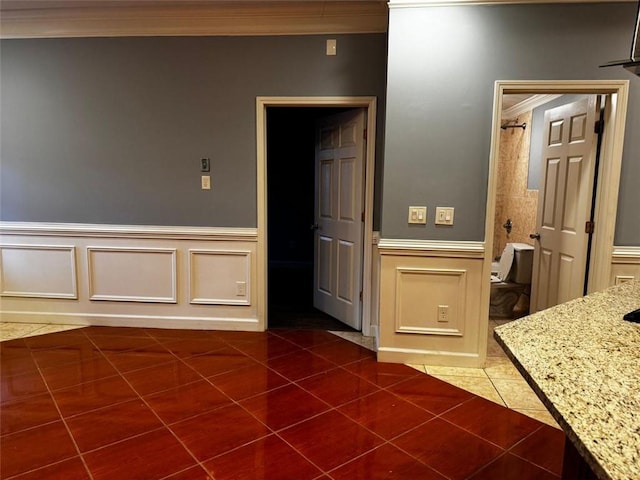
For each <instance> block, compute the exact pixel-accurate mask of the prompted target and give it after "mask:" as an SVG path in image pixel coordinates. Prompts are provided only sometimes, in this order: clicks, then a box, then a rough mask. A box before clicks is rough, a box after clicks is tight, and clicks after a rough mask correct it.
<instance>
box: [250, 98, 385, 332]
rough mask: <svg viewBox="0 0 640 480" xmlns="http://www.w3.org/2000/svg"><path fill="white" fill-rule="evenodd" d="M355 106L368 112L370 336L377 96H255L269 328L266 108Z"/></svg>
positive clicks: (365, 302)
mask: <svg viewBox="0 0 640 480" xmlns="http://www.w3.org/2000/svg"><path fill="white" fill-rule="evenodd" d="M274 106H278V107H320V106H325V107H353V108H366V109H367V139H368V140H367V151H366V158H365V199H364V202H365V203H364V209H365V219H364V258H363V264H362V334H363V335H364V336H370V335H371V308H372V305H371V298H372V296H371V261H372V250H373V248H372V247H373V191H374V177H375V149H376V116H377V99H376V97H256V146H257V155H256V157H257V177H258V179H257V180H258V185H257V193H258V246H257V259H258V266H257V274H258V276H257V285H258V292H257V295H258V319H259V320H260V322H263V323H262V326H263V328H266V326H267V320H268V319H267V309H266V306H267V290H268V285H267V260H268V258H267V172H266V161H267V157H266V135H265V131H266V109H267V107H274Z"/></svg>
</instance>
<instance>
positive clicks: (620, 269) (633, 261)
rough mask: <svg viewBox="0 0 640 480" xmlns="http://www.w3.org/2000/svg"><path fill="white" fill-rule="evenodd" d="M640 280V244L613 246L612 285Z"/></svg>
mask: <svg viewBox="0 0 640 480" xmlns="http://www.w3.org/2000/svg"><path fill="white" fill-rule="evenodd" d="M632 280H640V246H638V247H613V253H612V255H611V277H610V281H609V283H610V284H611V285H619V284H621V283H624V282H629V281H632Z"/></svg>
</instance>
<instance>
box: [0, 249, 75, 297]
mask: <svg viewBox="0 0 640 480" xmlns="http://www.w3.org/2000/svg"><path fill="white" fill-rule="evenodd" d="M0 296H3V297H28V298H65V299H77V298H78V285H77V274H76V251H75V248H74V247H73V246H66V245H9V244H4V245H0Z"/></svg>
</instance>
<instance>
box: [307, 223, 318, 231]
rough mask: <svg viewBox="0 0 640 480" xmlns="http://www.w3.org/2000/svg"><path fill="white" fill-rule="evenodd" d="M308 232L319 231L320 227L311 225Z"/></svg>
mask: <svg viewBox="0 0 640 480" xmlns="http://www.w3.org/2000/svg"><path fill="white" fill-rule="evenodd" d="M309 229H310V230H320V225H318V224H317V223H314V224H313V225H311V227H309Z"/></svg>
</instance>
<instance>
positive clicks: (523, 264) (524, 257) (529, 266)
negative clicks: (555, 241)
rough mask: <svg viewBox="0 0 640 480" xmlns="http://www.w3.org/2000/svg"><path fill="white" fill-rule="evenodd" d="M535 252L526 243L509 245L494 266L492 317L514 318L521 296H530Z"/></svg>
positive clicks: (490, 312) (490, 305) (492, 276)
mask: <svg viewBox="0 0 640 480" xmlns="http://www.w3.org/2000/svg"><path fill="white" fill-rule="evenodd" d="M533 251H534V248H533V247H532V246H531V245H527V244H526V243H507V245H506V246H505V247H504V250H503V251H502V255H500V261H499V262H495V263H494V264H493V265H492V267H493V268H492V272H491V299H490V303H489V316H490V317H492V318H513V309H514V307H515V306H516V303H518V300H519V299H520V296H521V295H523V294H526V295H528V294H529V290H530V285H531V272H532V270H533ZM494 269H495V270H494Z"/></svg>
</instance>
